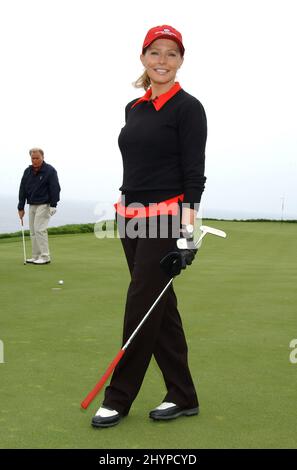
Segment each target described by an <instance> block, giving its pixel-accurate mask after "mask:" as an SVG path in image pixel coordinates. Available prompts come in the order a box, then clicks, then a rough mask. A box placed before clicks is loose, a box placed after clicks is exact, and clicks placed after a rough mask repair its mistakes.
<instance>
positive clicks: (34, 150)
mask: <svg viewBox="0 0 297 470" xmlns="http://www.w3.org/2000/svg"><path fill="white" fill-rule="evenodd" d="M33 152H39V153H40V155H42V156H43V157H44V151H43V150H42V149H40V148H37V147H34V148H33V149H30V150H29V155H30V157H31V155H32V153H33Z"/></svg>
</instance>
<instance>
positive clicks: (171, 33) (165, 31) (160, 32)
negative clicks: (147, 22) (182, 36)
mask: <svg viewBox="0 0 297 470" xmlns="http://www.w3.org/2000/svg"><path fill="white" fill-rule="evenodd" d="M164 33H166V34H169V35H170V36H176V34H175V33H173V32H172V31H170V29H167V28H164V29H163V31H156V32H155V34H164Z"/></svg>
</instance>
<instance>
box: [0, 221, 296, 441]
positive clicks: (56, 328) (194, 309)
mask: <svg viewBox="0 0 297 470" xmlns="http://www.w3.org/2000/svg"><path fill="white" fill-rule="evenodd" d="M207 225H212V226H215V227H217V228H220V229H223V230H225V231H226V232H227V234H228V238H227V239H226V240H222V239H218V238H216V237H211V236H209V237H208V239H207V240H206V241H205V243H204V244H203V247H202V248H201V250H200V252H199V255H198V258H197V260H195V262H194V264H193V265H192V267H191V268H190V269H187V270H186V271H185V272H184V273H183V274H182V276H180V277H178V278H176V279H175V281H174V286H175V291H176V293H177V297H178V300H179V309H180V313H181V315H182V318H183V323H184V328H185V331H186V335H187V339H188V346H189V362H190V367H191V371H192V375H193V378H194V381H195V383H196V385H197V391H198V395H199V400H200V405H201V413H200V415H199V416H198V417H192V418H180V419H178V420H175V421H172V422H167V423H166V422H165V423H156V422H151V421H150V420H149V419H148V417H147V414H148V411H149V410H150V409H152V408H154V407H155V406H156V405H157V404H159V402H160V401H161V400H162V398H163V396H164V392H165V390H164V386H163V382H162V378H161V374H160V372H159V370H158V368H157V366H156V364H155V363H154V362H153V361H152V363H151V365H150V368H149V371H148V373H147V375H146V377H145V381H144V383H143V387H142V389H141V391H140V393H139V395H138V397H137V399H136V401H135V402H134V405H133V407H132V409H131V412H130V415H129V416H128V417H126V418H125V419H124V420H123V421H122V422H121V423H120V424H119V425H118V426H116V427H114V428H109V429H104V430H102V429H93V428H92V427H91V426H90V419H91V417H92V415H93V413H94V411H95V410H96V409H97V408H98V406H99V405H100V402H101V398H102V394H101V396H99V397H98V399H96V400H95V401H94V402H93V403H92V405H91V406H90V408H89V409H88V410H87V411H83V410H81V409H80V402H81V400H82V399H83V398H84V397H85V395H86V394H87V393H88V392H89V390H90V389H91V388H92V387H93V385H94V384H95V383H96V381H97V380H98V379H99V378H100V376H101V375H102V374H103V372H104V371H105V369H106V367H107V366H108V364H109V363H110V361H111V359H112V358H113V357H114V356H115V355H116V353H117V352H118V350H119V347H120V340H121V332H122V315H123V310H124V305H125V295H126V290H127V287H128V284H129V273H128V268H127V266H126V261H125V257H124V254H123V251H122V247H121V243H120V240H119V239H103V240H98V239H97V238H95V237H94V235H93V234H90V233H87V234H81V235H79V234H77V235H63V236H51V237H50V246H51V251H52V255H53V263H52V264H50V265H47V266H32V265H26V266H24V265H23V260H22V245H21V239H17V240H16V239H7V240H6V239H5V240H3V241H1V242H0V259H1V271H0V276H1V320H0V340H2V341H3V342H4V353H5V363H4V364H0V402H1V409H0V447H1V448H98V449H112V448H126V449H133V448H143V449H144V448H152V449H154V448H161V449H162V448H177V449H178V448H195V449H199V448H263V447H264V448H288V447H293V448H296V447H297V446H296V443H297V438H296V432H295V431H294V430H295V429H296V419H297V407H296V390H297V364H291V363H290V362H289V354H290V348H289V343H290V341H291V340H292V339H293V338H297V321H296V285H297V270H296V265H297V249H296V239H297V237H296V235H297V225H296V224H289V223H283V224H281V223H277V222H275V223H271V222H270V223H265V222H259V223H256V222H223V221H219V222H218V221H217V222H211V221H207ZM27 244H28V245H27V247H28V254H29V241H27ZM152 275H153V273H152ZM60 279H63V280H64V285H63V286H59V285H58V281H59V280H60ZM58 288H60V289H58Z"/></svg>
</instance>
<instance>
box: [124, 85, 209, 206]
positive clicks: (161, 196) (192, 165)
mask: <svg viewBox="0 0 297 470" xmlns="http://www.w3.org/2000/svg"><path fill="white" fill-rule="evenodd" d="M136 101H137V99H134V100H132V101H131V102H129V103H128V104H127V106H126V108H125V117H126V125H125V126H124V127H123V128H122V129H121V132H120V135H119V139H118V143H119V147H120V150H121V153H122V158H123V168H124V174H123V183H122V186H121V187H120V188H119V189H120V191H121V192H122V194H124V195H125V205H128V204H130V203H132V202H140V203H142V204H144V205H147V204H149V203H150V202H161V201H163V200H165V199H169V198H171V197H174V196H176V195H178V194H181V193H183V194H184V202H186V203H190V206H191V207H193V205H194V204H195V203H199V202H200V199H201V195H202V192H203V190H204V184H205V181H206V177H205V176H204V163H205V145H206V137H207V121H206V115H205V111H204V108H203V106H202V104H201V103H200V101H199V100H198V99H197V98H195V97H194V96H192V95H190V94H189V93H187V92H186V91H184V90H183V89H181V90H179V91H178V92H177V93H176V94H175V95H174V96H172V97H171V98H170V99H169V100H168V101H167V102H166V103H165V104H164V106H163V107H162V108H161V109H160V110H159V111H156V109H155V107H154V105H153V103H152V101H143V102H141V103H138V104H137V105H136V106H135V107H133V108H131V106H132V105H133V104H134V103H135V102H136Z"/></svg>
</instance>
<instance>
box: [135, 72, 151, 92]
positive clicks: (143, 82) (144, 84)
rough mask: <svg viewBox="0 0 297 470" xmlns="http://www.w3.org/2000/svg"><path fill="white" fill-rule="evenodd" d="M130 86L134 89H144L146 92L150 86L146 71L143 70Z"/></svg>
mask: <svg viewBox="0 0 297 470" xmlns="http://www.w3.org/2000/svg"><path fill="white" fill-rule="evenodd" d="M132 85H133V86H134V87H135V88H144V90H145V91H147V90H148V88H149V87H150V86H151V79H150V77H149V76H148V73H147V71H146V70H145V71H144V72H143V74H142V75H141V76H140V77H139V78H138V79H137V80H136V81H135V82H132Z"/></svg>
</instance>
